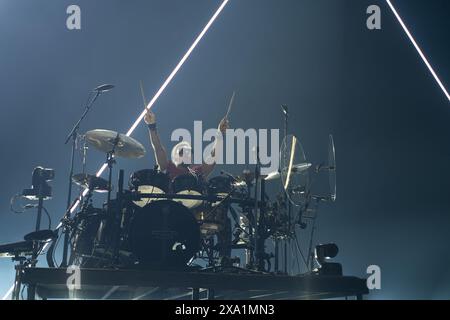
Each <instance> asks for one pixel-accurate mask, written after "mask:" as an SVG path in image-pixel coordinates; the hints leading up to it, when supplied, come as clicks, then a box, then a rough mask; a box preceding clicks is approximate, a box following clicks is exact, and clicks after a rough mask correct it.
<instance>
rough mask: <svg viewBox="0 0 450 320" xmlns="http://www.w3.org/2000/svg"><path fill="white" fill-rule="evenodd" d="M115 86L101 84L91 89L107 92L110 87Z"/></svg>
mask: <svg viewBox="0 0 450 320" xmlns="http://www.w3.org/2000/svg"><path fill="white" fill-rule="evenodd" d="M114 87H115V86H114V85H112V84H102V85H101V86H98V87H97V88H95V89H94V90H93V91H94V92H95V91H97V92H98V93H103V92H107V91H109V90H111V89H112V88H114Z"/></svg>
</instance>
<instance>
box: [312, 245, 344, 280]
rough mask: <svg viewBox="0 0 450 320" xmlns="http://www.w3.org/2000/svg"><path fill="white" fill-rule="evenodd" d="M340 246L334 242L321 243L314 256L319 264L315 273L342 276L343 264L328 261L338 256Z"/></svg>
mask: <svg viewBox="0 0 450 320" xmlns="http://www.w3.org/2000/svg"><path fill="white" fill-rule="evenodd" d="M338 252H339V248H338V246H337V245H336V244H334V243H327V244H320V245H318V246H316V248H315V250H314V258H315V260H316V263H317V264H318V265H319V267H318V268H316V269H314V273H316V274H319V275H328V276H342V266H341V264H340V263H335V262H328V261H329V260H330V259H332V258H334V257H336V256H337V254H338Z"/></svg>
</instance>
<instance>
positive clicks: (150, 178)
mask: <svg viewBox="0 0 450 320" xmlns="http://www.w3.org/2000/svg"><path fill="white" fill-rule="evenodd" d="M143 185H147V186H154V187H158V188H159V189H161V190H163V191H164V192H165V193H168V192H169V189H170V188H169V185H170V179H169V176H168V175H167V174H165V173H163V172H161V171H158V170H153V169H143V170H140V171H136V172H134V173H132V174H131V176H130V180H129V182H128V186H129V188H130V189H131V190H133V191H136V190H137V188H138V187H139V186H143Z"/></svg>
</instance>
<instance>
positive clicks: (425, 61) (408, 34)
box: [386, 0, 450, 101]
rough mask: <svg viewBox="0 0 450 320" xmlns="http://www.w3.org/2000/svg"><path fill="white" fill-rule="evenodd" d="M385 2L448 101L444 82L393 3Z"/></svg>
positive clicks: (387, 0)
mask: <svg viewBox="0 0 450 320" xmlns="http://www.w3.org/2000/svg"><path fill="white" fill-rule="evenodd" d="M386 2H387V4H388V5H389V8H391V10H392V12H393V13H394V15H395V17H396V18H397V20H398V22H399V23H400V25H401V26H402V28H403V30H404V31H405V33H406V35H407V36H408V38H409V40H411V42H412V44H413V45H414V47H415V48H416V50H417V52H418V53H419V55H420V57H421V58H422V60H423V62H424V63H425V65H426V66H427V68H428V70H430V72H431V74H432V75H433V77H434V79H435V80H436V82H437V83H438V85H439V87H441V89H442V91H443V92H444V94H445V96H446V97H447V100H449V101H450V95H449V94H448V92H447V89H446V88H445V86H444V84H443V83H442V82H441V80H440V79H439V77H438V76H437V74H436V72H435V71H434V69H433V67H432V66H431V64H430V63H429V62H428V59H427V58H426V57H425V55H424V54H423V52H422V50H421V49H420V47H419V45H418V44H417V42H416V40H414V37H413V36H412V34H411V32H409V30H408V28H407V27H406V25H405V23H404V22H403V20H402V18H401V17H400V15H399V14H398V12H397V10H396V9H395V7H394V5H393V4H392V3H391V1H390V0H386Z"/></svg>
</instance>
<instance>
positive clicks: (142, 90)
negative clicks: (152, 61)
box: [139, 80, 147, 106]
mask: <svg viewBox="0 0 450 320" xmlns="http://www.w3.org/2000/svg"><path fill="white" fill-rule="evenodd" d="M139 84H140V86H141V95H142V100H144V106H146V105H147V99H146V98H145V93H144V86H143V84H142V80H140V81H139Z"/></svg>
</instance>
